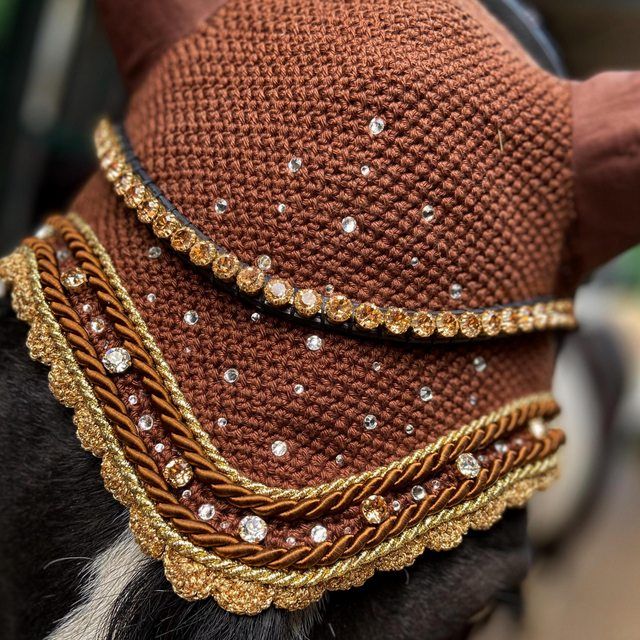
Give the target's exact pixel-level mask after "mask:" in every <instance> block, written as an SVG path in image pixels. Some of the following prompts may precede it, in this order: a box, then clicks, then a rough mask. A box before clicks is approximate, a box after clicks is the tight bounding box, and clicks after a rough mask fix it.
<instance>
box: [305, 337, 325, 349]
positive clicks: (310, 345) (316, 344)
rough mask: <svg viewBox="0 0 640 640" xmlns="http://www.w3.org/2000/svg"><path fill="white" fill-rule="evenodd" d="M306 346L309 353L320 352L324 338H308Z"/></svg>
mask: <svg viewBox="0 0 640 640" xmlns="http://www.w3.org/2000/svg"><path fill="white" fill-rule="evenodd" d="M305 344H306V345H307V349H309V351H319V350H320V349H322V338H321V337H320V336H316V335H312V336H307V339H306V340H305Z"/></svg>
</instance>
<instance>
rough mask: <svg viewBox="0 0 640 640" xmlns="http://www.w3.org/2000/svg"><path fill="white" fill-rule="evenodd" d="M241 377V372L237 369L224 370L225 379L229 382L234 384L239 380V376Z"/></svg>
mask: <svg viewBox="0 0 640 640" xmlns="http://www.w3.org/2000/svg"><path fill="white" fill-rule="evenodd" d="M239 377H240V373H238V370H237V369H227V370H226V371H225V372H224V376H223V378H224V381H225V382H228V383H229V384H233V383H234V382H237V381H238V378H239Z"/></svg>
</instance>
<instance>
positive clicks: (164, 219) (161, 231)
mask: <svg viewBox="0 0 640 640" xmlns="http://www.w3.org/2000/svg"><path fill="white" fill-rule="evenodd" d="M179 228H180V223H179V222H178V220H177V218H176V217H175V216H174V215H173V214H172V213H164V214H161V215H159V216H156V217H155V218H154V220H153V232H154V233H155V234H156V235H157V236H158V238H169V237H170V236H172V235H173V234H174V233H175V232H176V231H177V230H178V229H179Z"/></svg>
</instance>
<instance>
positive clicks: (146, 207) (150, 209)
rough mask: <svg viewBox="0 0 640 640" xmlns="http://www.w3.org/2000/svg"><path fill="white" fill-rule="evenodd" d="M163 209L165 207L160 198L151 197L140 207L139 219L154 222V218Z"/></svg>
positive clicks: (146, 222) (138, 210) (138, 211)
mask: <svg viewBox="0 0 640 640" xmlns="http://www.w3.org/2000/svg"><path fill="white" fill-rule="evenodd" d="M163 211H164V207H163V206H162V205H161V204H160V201H159V200H156V199H155V198H149V199H148V200H145V201H144V202H143V203H142V204H141V205H140V206H139V207H138V209H137V213H138V220H140V222H144V223H145V224H148V223H149V222H153V220H154V218H156V217H157V216H158V214H159V213H161V212H163Z"/></svg>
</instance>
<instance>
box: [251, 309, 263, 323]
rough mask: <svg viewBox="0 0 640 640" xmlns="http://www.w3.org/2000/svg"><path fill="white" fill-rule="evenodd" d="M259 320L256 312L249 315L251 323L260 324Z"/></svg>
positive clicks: (259, 316) (259, 317)
mask: <svg viewBox="0 0 640 640" xmlns="http://www.w3.org/2000/svg"><path fill="white" fill-rule="evenodd" d="M261 318H262V316H261V315H260V314H259V313H258V312H257V311H254V312H253V313H252V314H251V322H260V320H261Z"/></svg>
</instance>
